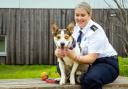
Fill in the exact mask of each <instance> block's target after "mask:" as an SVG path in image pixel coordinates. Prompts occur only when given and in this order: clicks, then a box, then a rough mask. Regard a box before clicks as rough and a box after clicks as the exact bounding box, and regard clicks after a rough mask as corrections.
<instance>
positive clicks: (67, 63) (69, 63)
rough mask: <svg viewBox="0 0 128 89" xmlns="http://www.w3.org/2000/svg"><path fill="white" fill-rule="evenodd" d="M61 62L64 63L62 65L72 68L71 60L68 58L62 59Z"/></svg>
mask: <svg viewBox="0 0 128 89" xmlns="http://www.w3.org/2000/svg"><path fill="white" fill-rule="evenodd" d="M62 60H63V62H64V64H65V65H68V66H72V65H73V62H74V61H73V60H72V59H70V58H69V57H64V58H63V59H62Z"/></svg>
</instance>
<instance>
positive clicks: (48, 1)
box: [0, 0, 128, 8]
mask: <svg viewBox="0 0 128 89" xmlns="http://www.w3.org/2000/svg"><path fill="white" fill-rule="evenodd" d="M81 1H86V2H88V3H89V4H90V5H91V6H92V8H109V7H108V6H107V4H106V3H105V2H104V0H0V8H74V7H75V6H76V5H77V4H78V3H79V2H81ZM106 1H107V2H108V3H109V4H111V7H114V8H115V7H116V6H115V5H114V3H113V1H112V0H106ZM125 1H126V4H127V8H128V0H125Z"/></svg>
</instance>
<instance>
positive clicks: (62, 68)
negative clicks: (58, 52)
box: [58, 58, 66, 85]
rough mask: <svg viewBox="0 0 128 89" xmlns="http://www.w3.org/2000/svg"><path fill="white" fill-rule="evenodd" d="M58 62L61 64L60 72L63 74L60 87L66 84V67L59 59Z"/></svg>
mask: <svg viewBox="0 0 128 89" xmlns="http://www.w3.org/2000/svg"><path fill="white" fill-rule="evenodd" d="M58 62H59V68H60V72H61V79H60V85H64V84H65V83H66V74H65V66H64V64H63V61H62V59H59V58H58Z"/></svg>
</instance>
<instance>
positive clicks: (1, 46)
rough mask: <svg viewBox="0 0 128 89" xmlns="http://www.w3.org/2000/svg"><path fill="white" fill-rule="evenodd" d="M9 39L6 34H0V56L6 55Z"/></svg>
mask: <svg viewBox="0 0 128 89" xmlns="http://www.w3.org/2000/svg"><path fill="white" fill-rule="evenodd" d="M6 48H7V40H6V36H5V35H0V56H6V55H7V53H6Z"/></svg>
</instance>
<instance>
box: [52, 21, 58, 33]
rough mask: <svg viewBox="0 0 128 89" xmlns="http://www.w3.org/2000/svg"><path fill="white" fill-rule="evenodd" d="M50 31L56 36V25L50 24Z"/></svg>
mask: <svg viewBox="0 0 128 89" xmlns="http://www.w3.org/2000/svg"><path fill="white" fill-rule="evenodd" d="M51 30H52V34H53V35H56V34H57V32H58V26H57V25H56V23H52V24H51Z"/></svg>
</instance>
